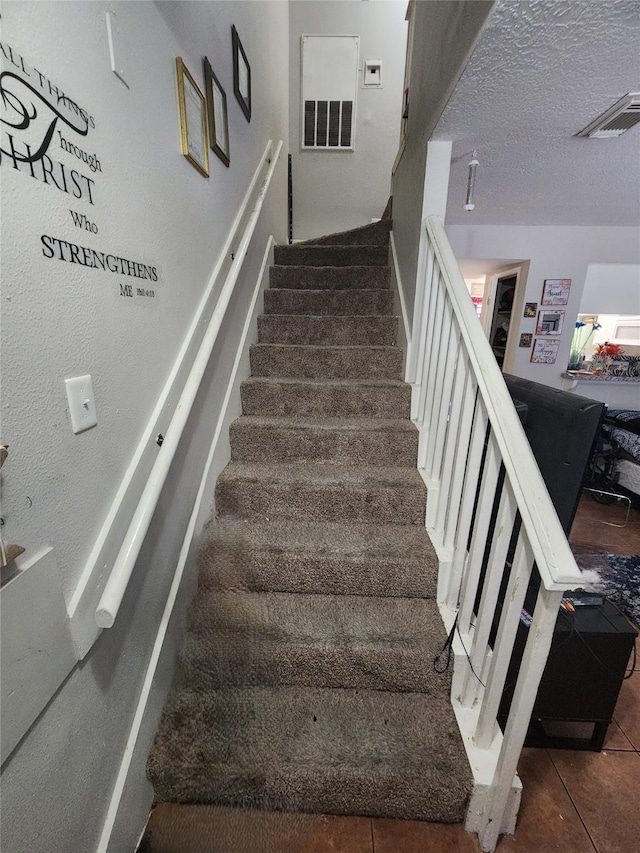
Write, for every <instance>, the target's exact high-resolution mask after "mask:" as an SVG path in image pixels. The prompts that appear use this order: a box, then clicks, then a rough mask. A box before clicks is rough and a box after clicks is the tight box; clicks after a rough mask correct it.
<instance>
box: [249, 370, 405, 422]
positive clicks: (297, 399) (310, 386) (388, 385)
mask: <svg viewBox="0 0 640 853" xmlns="http://www.w3.org/2000/svg"><path fill="white" fill-rule="evenodd" d="M240 393H241V396H242V411H243V413H244V414H245V415H281V416H283V417H288V416H291V415H293V416H296V415H297V416H300V417H321V416H323V415H329V416H331V415H333V416H336V417H372V418H408V417H409V413H410V407H411V386H410V385H409V384H407V383H406V382H396V381H393V380H386V379H360V380H345V379H335V380H330V381H329V380H327V381H320V380H313V379H307V380H304V379H283V378H273V377H261V376H253V377H250V378H249V379H246V380H245V381H244V382H243V383H242V385H241V386H240Z"/></svg>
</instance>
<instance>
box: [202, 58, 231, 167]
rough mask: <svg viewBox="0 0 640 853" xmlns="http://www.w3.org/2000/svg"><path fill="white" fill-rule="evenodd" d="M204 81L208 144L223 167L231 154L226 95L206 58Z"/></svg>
mask: <svg viewBox="0 0 640 853" xmlns="http://www.w3.org/2000/svg"><path fill="white" fill-rule="evenodd" d="M204 80H205V90H206V96H207V118H208V122H209V144H210V145H211V148H212V150H213V152H214V153H215V154H216V155H217V156H218V157H219V158H220V160H222V162H223V163H224V165H225V166H228V165H229V163H230V162H231V153H230V151H229V119H228V116H227V94H226V92H225V91H224V89H223V88H222V86H221V84H220V81H219V80H218V78H217V77H216V75H215V72H214V70H213V68H212V67H211V63H210V62H209V60H208V59H207V57H206V56H205V58H204Z"/></svg>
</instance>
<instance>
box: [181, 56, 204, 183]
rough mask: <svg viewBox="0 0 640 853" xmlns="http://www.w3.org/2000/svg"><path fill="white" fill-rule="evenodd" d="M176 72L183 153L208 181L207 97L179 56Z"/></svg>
mask: <svg viewBox="0 0 640 853" xmlns="http://www.w3.org/2000/svg"><path fill="white" fill-rule="evenodd" d="M176 73H177V75H178V104H179V107H180V139H181V142H182V153H183V154H184V156H185V157H186V158H187V160H188V161H189V162H190V163H191V164H192V165H193V166H195V168H196V169H197V170H198V171H199V172H200V174H201V175H204V176H205V178H208V177H209V145H208V142H207V107H206V101H205V97H204V95H203V94H202V91H201V89H200V87H199V86H198V84H197V83H196V81H195V80H194V78H193V75H192V74H191V73H190V72H189V69H188V68H187V66H186V65H185V64H184V62H183V61H182V57H180V56H178V57H176Z"/></svg>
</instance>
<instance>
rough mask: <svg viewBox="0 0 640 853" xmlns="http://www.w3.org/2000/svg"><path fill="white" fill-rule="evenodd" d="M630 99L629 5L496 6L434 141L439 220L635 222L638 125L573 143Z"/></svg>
mask: <svg viewBox="0 0 640 853" xmlns="http://www.w3.org/2000/svg"><path fill="white" fill-rule="evenodd" d="M634 91H640V0H529V2H520V0H500V2H499V3H498V5H497V6H496V8H495V10H494V11H493V13H492V15H491V17H490V19H489V21H488V23H487V26H486V28H485V30H484V32H483V33H482V35H481V37H480V40H479V42H478V44H477V46H476V49H475V51H474V53H473V55H472V57H471V59H470V61H469V63H468V65H467V67H466V69H465V71H464V72H463V74H462V77H461V78H460V81H459V82H458V85H457V87H456V89H455V91H454V93H453V95H452V97H451V99H450V101H449V103H448V105H447V107H446V109H445V111H444V113H443V115H442V117H441V119H440V121H439V123H438V125H437V127H436V130H435V132H434V135H433V138H434V139H443V140H444V139H450V140H453V163H452V168H451V180H450V185H449V208H448V211H447V221H448V223H454V224H458V223H465V224H472V223H473V224H476V225H488V224H511V225H636V224H640V125H637V126H636V127H635V128H634V129H632V130H630V131H628V132H627V133H624V134H623V135H622V136H620V137H618V138H614V139H578V138H576V137H575V136H574V134H575V133H577V132H578V131H579V130H582V128H584V127H585V126H586V125H587V124H589V122H591V121H592V120H593V119H594V118H596V117H597V116H598V115H600V113H602V112H604V110H606V109H607V108H608V107H609V106H611V105H612V104H613V103H614V102H615V101H617V100H618V99H619V98H620V97H621V96H622V95H624V94H626V93H627V92H634ZM473 149H477V152H478V159H479V161H480V165H479V166H478V170H477V178H476V192H475V202H476V209H475V210H474V211H473V212H471V213H468V212H465V211H464V210H463V204H464V202H465V194H466V184H467V173H468V172H467V163H468V162H469V159H470V157H469V154H470V153H471V152H472V151H473Z"/></svg>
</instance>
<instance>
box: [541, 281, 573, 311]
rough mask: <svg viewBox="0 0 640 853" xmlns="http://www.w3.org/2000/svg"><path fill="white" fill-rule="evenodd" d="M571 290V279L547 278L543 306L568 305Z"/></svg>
mask: <svg viewBox="0 0 640 853" xmlns="http://www.w3.org/2000/svg"><path fill="white" fill-rule="evenodd" d="M570 290H571V279H570V278H547V279H545V282H544V287H543V289H542V302H541V303H540V304H541V305H566V304H567V302H568V301H569V291H570Z"/></svg>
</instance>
